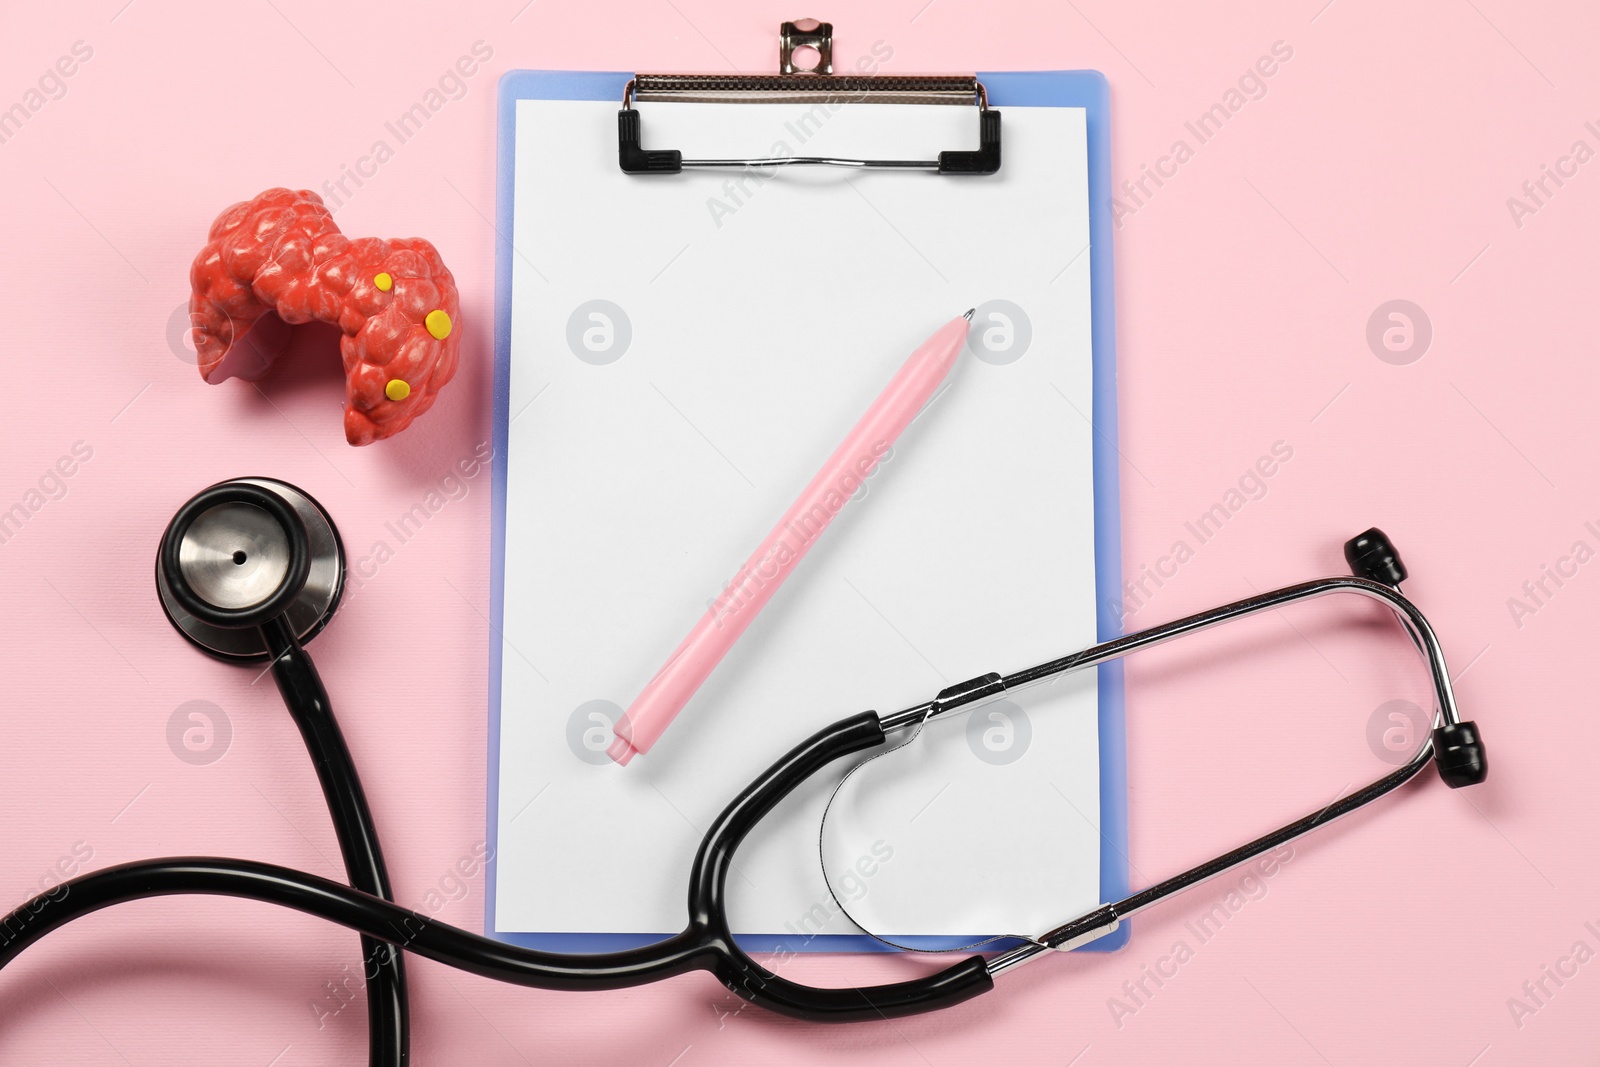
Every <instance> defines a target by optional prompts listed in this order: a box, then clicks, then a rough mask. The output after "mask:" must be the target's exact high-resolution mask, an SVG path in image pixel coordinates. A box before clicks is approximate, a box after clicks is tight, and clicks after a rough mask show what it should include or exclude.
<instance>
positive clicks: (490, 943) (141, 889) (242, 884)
mask: <svg viewBox="0 0 1600 1067" xmlns="http://www.w3.org/2000/svg"><path fill="white" fill-rule="evenodd" d="M884 740H885V736H884V733H883V727H882V724H881V723H880V722H879V719H878V716H877V715H876V714H875V713H873V712H864V713H862V714H860V715H854V716H851V717H849V718H847V719H842V720H840V721H839V722H836V723H834V724H833V725H831V726H828V727H825V728H824V729H822V730H820V731H818V732H817V733H815V734H813V735H812V736H811V737H809V738H807V739H806V740H805V741H803V742H802V743H801V744H799V745H797V746H796V747H795V748H793V749H791V750H790V751H789V752H788V753H787V754H786V755H785V756H784V757H783V758H782V759H780V760H779V761H778V762H777V763H775V764H773V766H772V767H770V768H768V769H767V771H766V773H764V774H763V775H762V776H761V777H760V778H758V779H757V780H756V782H755V783H754V784H752V785H751V786H750V787H749V788H747V789H746V790H745V791H744V792H743V793H741V794H740V795H739V796H738V798H736V799H735V800H734V801H733V803H732V804H730V805H728V807H727V808H726V809H724V811H723V812H722V814H721V815H720V816H719V817H718V818H717V820H716V822H715V823H713V824H712V826H711V828H710V830H709V831H708V832H707V834H706V837H705V839H704V840H703V841H702V842H701V845H700V849H699V851H698V853H697V854H696V856H695V862H694V867H693V870H692V872H691V876H690V885H689V923H688V925H687V926H686V927H685V928H684V930H683V931H682V932H680V933H678V934H674V935H673V936H671V937H668V938H666V939H665V940H662V941H658V942H655V943H653V944H650V945H645V946H643V947H641V948H637V949H629V950H626V951H621V952H609V953H596V954H585V955H566V954H562V953H552V952H541V951H537V950H533V949H525V948H521V947H518V946H515V945H509V944H506V943H504V942H501V941H496V940H493V939H491V938H488V937H484V936H481V935H479V934H473V933H469V932H468V931H466V930H462V929H460V928H459V927H455V926H451V925H449V924H447V923H440V922H436V921H434V920H433V919H431V918H429V917H427V916H425V915H422V914H420V913H418V912H414V911H410V910H408V909H405V908H402V907H400V906H398V905H396V904H394V903H392V902H390V901H388V900H385V899H383V898H382V897H379V896H375V895H373V894H371V893H366V892H362V891H361V890H359V889H355V888H352V887H349V886H345V885H341V884H339V883H337V882H332V881H329V880H327V879H325V878H319V877H317V876H315V875H311V874H306V873H304V872H301V871H295V870H291V869H289V868H287V867H279V866H275V865H273V864H266V863H256V862H253V861H249V860H237V859H220V858H212V857H184V858H174V859H164V860H155V861H147V862H139V863H127V864H122V865H119V866H116V867H108V868H106V869H105V870H101V871H96V872H94V873H92V874H88V875H83V876H81V877H79V878H75V879H73V880H71V881H68V882H64V883H62V884H61V885H60V886H58V887H56V889H55V890H52V891H51V892H49V893H43V894H40V895H39V896H36V897H34V898H33V899H32V900H30V901H29V902H27V903H26V904H24V905H22V906H21V907H20V908H18V909H16V910H15V911H14V912H12V913H11V914H10V915H9V916H7V917H5V918H4V919H0V931H3V933H0V969H3V968H4V967H5V966H7V965H8V964H9V963H10V962H11V961H12V960H13V959H15V958H16V957H17V956H18V955H19V954H21V953H22V952H23V951H25V950H26V949H27V948H29V947H30V946H32V945H34V944H36V943H37V942H38V941H39V940H41V939H42V938H44V937H45V936H47V935H48V934H50V933H51V932H53V931H55V930H57V929H60V928H61V927H63V926H65V925H66V924H68V923H70V922H72V921H73V920H75V919H78V918H81V917H82V916H85V915H88V914H91V913H93V912H96V911H99V910H100V909H102V908H107V907H111V906H114V905H117V904H124V903H128V902H131V901H135V900H143V899H146V898H150V897H158V896H171V895H175V894H202V895H210V896H230V897H238V898H244V899H249V900H258V901H262V902H264V903H269V904H276V905H278V906H280V907H285V908H290V909H293V910H295V911H299V912H302V913H304V914H307V915H314V916H317V917H318V918H321V919H325V920H327V921H328V922H332V923H337V924H339V925H341V926H345V927H348V928H349V929H351V930H355V931H358V932H360V933H362V934H363V935H365V936H366V937H368V938H370V939H373V940H376V941H379V942H386V943H388V944H391V945H394V946H396V947H398V948H401V949H404V950H405V951H407V952H414V953H416V954H417V955H419V956H424V957H426V958H428V959H431V960H435V961H437V962H439V963H443V964H446V965H448V966H451V967H455V968H457V969H459V970H463V971H467V972H470V973H472V974H476V975H479V976H481V977H485V978H492V979H495V980H497V981H502V982H507V983H510V984H514V985H522V986H531V987H536V988H541V989H558V990H607V989H623V988H629V987H633V986H639V985H645V984H648V983H651V982H657V981H660V980H662V979H664V978H671V977H674V976H676V975H680V974H684V973H687V972H689V971H694V970H705V971H710V972H711V973H712V974H714V975H715V976H716V977H717V979H718V980H719V981H720V982H722V984H723V985H724V986H726V987H727V988H728V989H729V990H731V991H732V992H734V993H735V994H737V995H739V996H741V997H743V998H744V999H746V1000H748V1001H750V1002H751V1003H754V1004H757V1005H759V1006H761V1007H764V1008H766V1009H768V1010H770V1011H774V1012H777V1013H779V1014H782V1015H788V1016H791V1017H793V1018H799V1019H806V1020H810V1021H816V1022H859V1021H865V1020H872V1019H888V1018H895V1017H899V1016H905V1015H913V1014H919V1013H922V1012H928V1011H935V1010H937V1009H940V1008H945V1007H949V1006H951V1005H954V1004H958V1003H960V1002H962V1001H964V1000H968V999H970V998H971V997H974V996H977V995H979V994H980V993H985V992H987V991H988V990H990V989H991V988H993V985H994V982H993V979H992V978H991V977H990V975H989V972H988V970H987V969H986V966H985V960H984V958H983V957H982V956H977V955H974V956H971V957H969V958H967V959H964V960H962V961H961V962H960V963H957V964H955V965H953V966H950V967H946V968H944V969H943V970H941V971H938V972H935V973H933V974H930V975H925V976H923V977H920V978H916V979H912V980H909V981H905V982H895V983H887V984H883V985H874V986H863V987H841V988H819V987H815V986H808V985H802V984H800V983H797V982H792V981H789V980H788V979H786V978H783V977H781V976H780V975H777V974H775V973H773V972H772V971H770V970H768V969H767V968H765V967H763V966H761V965H760V964H758V963H757V962H756V961H755V960H753V959H752V958H751V957H750V956H749V955H748V954H747V953H745V952H744V951H743V950H742V949H741V948H739V946H738V945H737V944H736V943H735V941H734V938H733V935H732V933H731V931H730V929H729V926H728V920H727V909H726V902H725V890H726V884H727V878H728V873H729V871H730V870H731V869H732V859H733V854H734V852H735V851H736V850H737V848H738V846H739V844H740V843H741V842H742V841H743V840H744V839H745V837H746V836H747V835H748V834H749V833H750V831H751V830H752V829H753V828H754V827H755V825H756V823H758V822H759V821H760V820H761V819H762V818H763V817H764V816H765V815H766V814H767V813H768V812H770V811H771V810H772V808H773V807H774V806H775V805H776V804H777V803H778V802H779V801H780V800H782V799H783V798H784V797H785V796H787V795H788V794H789V793H790V792H792V791H793V790H794V789H795V787H796V786H798V785H799V784H800V783H801V782H804V781H806V780H807V779H808V778H810V777H811V776H812V775H814V774H815V773H816V772H817V771H818V770H820V769H821V768H822V767H824V766H826V765H827V764H829V763H831V762H833V761H835V760H838V759H841V758H843V757H845V756H848V755H850V754H852V753H855V752H859V751H862V750H864V749H867V748H871V747H873V746H875V745H881V744H882V743H883V742H884Z"/></svg>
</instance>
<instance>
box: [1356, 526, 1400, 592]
mask: <svg viewBox="0 0 1600 1067" xmlns="http://www.w3.org/2000/svg"><path fill="white" fill-rule="evenodd" d="M1344 558H1345V562H1346V563H1348V564H1350V573H1351V574H1354V575H1355V576H1356V577H1357V578H1369V579H1371V580H1372V581H1374V582H1379V583H1381V584H1383V585H1390V586H1398V585H1399V584H1400V583H1401V582H1403V581H1405V580H1406V565H1405V564H1404V563H1402V562H1400V553H1399V552H1397V551H1396V550H1395V547H1394V542H1393V541H1390V540H1389V535H1388V534H1386V533H1384V532H1383V531H1382V530H1380V529H1378V528H1377V527H1376V526H1374V527H1373V528H1372V529H1370V530H1368V531H1366V532H1365V533H1358V534H1356V535H1355V536H1354V537H1352V538H1350V540H1348V541H1346V542H1345V543H1344Z"/></svg>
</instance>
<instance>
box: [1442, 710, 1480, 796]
mask: <svg viewBox="0 0 1600 1067" xmlns="http://www.w3.org/2000/svg"><path fill="white" fill-rule="evenodd" d="M1433 762H1434V766H1436V767H1438V768H1439V777H1440V778H1443V779H1444V784H1445V785H1447V786H1449V787H1450V788H1451V789H1460V788H1461V787H1462V786H1467V785H1478V784H1479V783H1481V782H1482V781H1483V780H1484V779H1485V778H1487V777H1489V763H1488V758H1487V757H1486V756H1485V755H1484V752H1483V739H1482V738H1481V737H1479V736H1478V724H1477V723H1474V722H1453V723H1449V724H1448V725H1445V726H1441V727H1439V728H1438V729H1436V730H1434V731H1433Z"/></svg>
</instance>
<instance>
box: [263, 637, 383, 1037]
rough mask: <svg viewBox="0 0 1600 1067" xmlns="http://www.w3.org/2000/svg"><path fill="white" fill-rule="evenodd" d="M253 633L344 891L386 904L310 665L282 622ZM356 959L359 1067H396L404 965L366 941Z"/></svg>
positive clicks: (339, 744) (359, 793) (374, 838)
mask: <svg viewBox="0 0 1600 1067" xmlns="http://www.w3.org/2000/svg"><path fill="white" fill-rule="evenodd" d="M261 632H262V634H263V635H264V636H265V637H266V639H267V647H268V650H269V651H270V652H271V654H272V677H273V680H274V681H276V682H277V683H278V692H279V693H281V694H282V695H283V702H284V704H286V705H287V706H288V708H289V714H290V716H291V717H292V718H293V719H294V723H295V725H296V726H297V727H299V728H300V736H301V737H302V738H304V740H305V744H306V750H307V752H309V753H310V755H311V763H312V766H314V767H315V768H316V771H317V781H318V782H319V783H320V784H321V786H322V795H323V796H324V797H326V798H327V801H328V813H329V815H330V816H332V818H333V828H334V832H335V834H336V835H337V837H338V839H339V852H340V854H341V855H342V856H343V857H344V867H345V872H346V874H347V875H348V877H349V879H350V884H351V885H353V886H355V887H356V888H357V889H360V890H364V891H365V892H367V893H371V894H372V895H374V896H377V897H382V898H384V899H386V900H393V899H394V891H393V890H392V889H391V888H390V886H389V871H388V868H387V867H386V866H385V865H384V862H383V849H382V848H381V846H380V845H379V844H378V831H377V827H376V826H375V825H374V824H373V821H372V809H371V808H370V807H369V806H368V804H367V794H366V790H364V789H363V788H362V786H361V777H360V775H358V774H357V773H356V766H355V761H354V760H352V759H351V758H350V748H349V746H348V745H346V744H345V741H344V734H343V733H341V732H340V730H339V724H338V722H337V721H336V720H335V719H334V717H333V707H332V704H331V703H330V702H329V700H328V691H327V689H326V688H324V686H323V684H322V678H321V677H320V676H319V675H318V674H317V668H316V665H315V664H313V663H312V662H311V657H310V656H308V655H306V651H305V649H303V648H301V647H300V642H299V641H297V640H295V636H294V634H293V633H292V632H291V631H290V630H289V627H288V626H287V625H286V624H285V622H284V620H283V617H282V616H279V617H277V618H274V619H271V620H269V621H268V622H267V623H265V624H264V625H263V626H262V627H261ZM361 954H362V960H363V964H364V966H363V970H362V976H363V978H364V979H365V981H366V987H367V1032H368V1038H367V1061H368V1063H369V1064H370V1067H404V1065H405V1064H406V1063H407V1062H409V1060H410V1057H411V1018H410V1016H411V1002H410V999H409V997H408V996H407V993H406V972H405V961H404V958H403V957H402V956H401V954H400V952H399V951H397V950H396V949H395V948H394V946H392V945H391V944H389V943H388V942H386V941H384V940H383V939H381V937H373V936H370V935H368V936H363V937H362V939H361Z"/></svg>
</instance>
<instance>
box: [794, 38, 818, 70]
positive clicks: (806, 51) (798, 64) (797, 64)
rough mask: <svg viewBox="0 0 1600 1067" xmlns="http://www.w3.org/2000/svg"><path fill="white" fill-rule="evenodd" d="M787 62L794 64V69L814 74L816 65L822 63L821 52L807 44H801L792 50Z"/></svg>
mask: <svg viewBox="0 0 1600 1067" xmlns="http://www.w3.org/2000/svg"><path fill="white" fill-rule="evenodd" d="M789 62H790V63H793V64H794V69H795V70H796V71H803V72H805V73H807V74H815V73H816V72H817V67H818V66H820V65H821V64H822V53H821V52H819V51H817V50H816V49H815V48H812V47H811V46H810V45H808V44H803V45H801V46H800V47H798V48H796V49H795V50H794V55H792V56H790V57H789Z"/></svg>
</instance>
